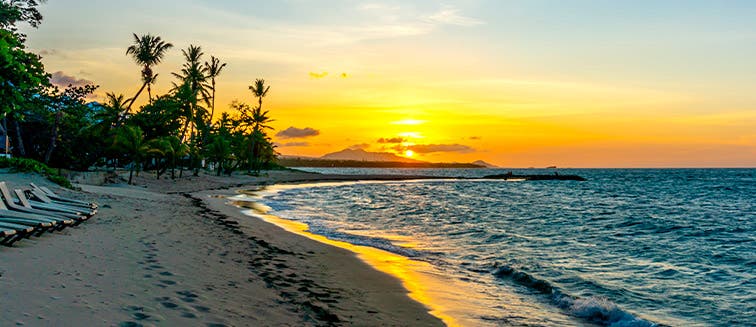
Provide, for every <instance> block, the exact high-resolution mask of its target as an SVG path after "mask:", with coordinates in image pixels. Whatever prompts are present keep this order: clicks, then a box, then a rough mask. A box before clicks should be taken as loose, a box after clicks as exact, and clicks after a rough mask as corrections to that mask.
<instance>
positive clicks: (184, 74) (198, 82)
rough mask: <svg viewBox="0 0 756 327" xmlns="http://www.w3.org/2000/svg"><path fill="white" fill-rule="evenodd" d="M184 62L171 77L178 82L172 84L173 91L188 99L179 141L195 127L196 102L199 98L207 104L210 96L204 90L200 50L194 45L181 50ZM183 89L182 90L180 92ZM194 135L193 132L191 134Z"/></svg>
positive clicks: (204, 71)
mask: <svg viewBox="0 0 756 327" xmlns="http://www.w3.org/2000/svg"><path fill="white" fill-rule="evenodd" d="M181 53H182V54H183V55H184V59H185V60H186V62H185V63H184V64H183V65H182V66H181V71H180V72H179V73H173V76H174V77H176V78H177V79H178V80H179V83H173V87H174V90H177V91H180V92H183V93H184V95H185V96H187V97H188V99H187V100H188V101H189V103H188V105H189V107H188V108H187V109H188V110H187V112H186V113H185V116H186V121H185V123H184V124H185V125H184V131H183V132H182V135H181V139H182V141H183V140H184V137H186V131H187V129H188V128H189V127H190V126H193V125H196V120H195V119H196V117H197V115H196V114H195V113H196V112H197V106H198V105H197V102H198V101H199V98H200V97H202V99H204V100H205V102H206V103H208V100H209V99H210V94H209V92H208V90H207V88H205V84H207V83H206V82H207V78H208V75H207V68H206V67H204V66H203V65H202V56H203V55H204V53H203V52H202V48H201V47H199V46H195V45H190V46H189V48H187V49H186V50H181ZM182 89H183V90H182ZM191 134H192V135H194V132H193V131H192V133H191Z"/></svg>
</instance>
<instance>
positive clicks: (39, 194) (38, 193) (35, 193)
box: [27, 183, 94, 210]
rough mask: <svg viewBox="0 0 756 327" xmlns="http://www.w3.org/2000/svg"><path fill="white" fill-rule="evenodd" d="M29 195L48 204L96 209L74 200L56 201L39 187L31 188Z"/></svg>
mask: <svg viewBox="0 0 756 327" xmlns="http://www.w3.org/2000/svg"><path fill="white" fill-rule="evenodd" d="M30 184H31V185H34V184H33V183H30ZM27 195H28V197H29V198H35V199H37V200H39V201H40V202H44V203H48V204H57V205H64V206H69V207H74V208H77V209H79V208H80V209H82V210H94V208H93V207H92V206H90V205H88V204H80V203H73V202H64V201H56V200H53V199H50V197H48V196H47V195H46V194H45V192H43V191H42V190H41V189H39V188H32V189H31V190H28V191H27Z"/></svg>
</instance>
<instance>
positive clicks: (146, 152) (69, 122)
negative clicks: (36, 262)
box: [0, 0, 277, 183]
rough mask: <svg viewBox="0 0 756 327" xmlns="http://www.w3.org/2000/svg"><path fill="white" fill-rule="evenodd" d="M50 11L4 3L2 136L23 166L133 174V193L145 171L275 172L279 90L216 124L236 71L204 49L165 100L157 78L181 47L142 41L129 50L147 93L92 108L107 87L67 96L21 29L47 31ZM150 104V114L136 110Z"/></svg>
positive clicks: (256, 90)
mask: <svg viewBox="0 0 756 327" xmlns="http://www.w3.org/2000/svg"><path fill="white" fill-rule="evenodd" d="M40 1H44V0H12V1H11V0H0V113H2V114H3V115H4V119H3V123H2V126H0V133H2V134H4V135H8V136H10V140H11V142H10V148H11V152H12V155H13V156H14V157H21V158H31V159H34V160H38V161H40V162H43V163H44V164H46V165H49V166H52V167H57V168H65V169H70V170H88V169H90V168H91V167H98V166H99V167H127V168H128V169H129V170H130V177H129V182H130V183H131V179H132V177H131V176H132V175H133V174H134V173H137V174H139V172H140V171H142V170H151V171H154V174H155V176H156V178H160V177H161V176H170V177H171V178H177V177H181V176H183V175H184V174H185V172H184V171H185V170H188V171H190V172H191V173H192V174H194V175H196V174H198V173H199V171H200V170H202V169H213V170H214V172H215V173H216V174H218V175H220V174H222V173H226V174H230V173H231V172H233V171H234V170H246V171H247V172H250V173H259V172H260V170H261V169H268V168H270V167H272V166H273V165H275V164H274V160H275V158H276V155H277V154H276V151H275V145H274V144H273V143H272V141H271V139H270V137H269V136H268V134H267V132H268V131H269V130H270V129H271V127H270V126H269V123H270V122H271V118H270V116H269V112H268V111H267V110H263V99H264V98H265V96H266V95H267V94H268V91H269V90H270V86H268V85H267V84H266V82H265V80H263V79H257V80H255V81H254V83H252V85H251V86H250V87H249V89H250V91H251V96H252V97H253V98H254V100H256V101H255V102H256V104H255V105H253V106H250V105H249V104H246V103H243V102H238V101H236V102H234V103H233V104H231V109H232V113H231V114H229V113H227V112H223V113H221V114H220V116H219V117H216V110H215V109H216V108H215V95H216V79H217V78H218V77H219V76H220V74H221V73H222V72H223V69H224V68H225V67H226V64H225V63H222V62H221V60H220V59H218V58H216V57H214V56H210V57H209V60H207V61H206V59H208V58H207V56H206V55H205V53H204V52H203V50H202V48H201V47H200V46H196V45H190V46H189V47H188V48H187V49H183V50H181V52H182V54H183V57H184V60H185V62H184V64H183V65H182V67H181V69H180V71H178V72H174V73H172V74H171V75H170V76H171V77H172V78H173V82H172V85H173V87H172V88H171V90H170V91H169V92H168V93H167V94H160V95H155V94H153V92H152V86H153V85H155V83H156V81H157V77H158V75H159V74H157V73H156V72H155V69H156V67H157V66H158V65H159V64H160V63H161V61H162V60H163V58H164V56H165V54H166V53H167V52H168V51H170V50H171V49H172V48H173V45H172V44H171V43H169V42H166V41H164V40H162V38H160V37H159V36H154V35H150V34H146V35H136V34H134V35H133V40H132V44H131V45H129V46H125V47H124V48H125V55H128V56H130V57H131V58H133V60H134V62H135V63H136V64H137V65H138V67H139V69H140V75H141V80H142V84H141V87H140V88H139V91H138V92H137V93H136V94H134V95H133V96H131V97H128V96H126V95H122V94H116V93H113V92H108V93H107V95H106V101H103V103H99V102H93V101H89V100H88V99H90V98H92V96H93V94H94V93H95V92H96V91H97V89H98V86H96V85H84V86H74V85H69V86H68V87H65V88H64V89H62V90H61V89H60V88H59V87H58V86H55V85H52V84H51V83H50V77H51V74H49V73H47V72H46V71H45V69H44V66H43V64H42V62H41V59H42V58H41V57H40V56H39V55H37V54H35V53H31V52H29V51H27V50H26V47H25V43H26V36H25V35H24V34H22V33H20V32H19V31H18V28H17V26H18V24H20V23H28V24H29V25H31V26H32V27H37V26H38V25H39V24H40V23H41V22H42V15H41V14H40V13H39V11H38V10H37V6H38V4H39V2H40ZM145 90H146V94H144V93H145V92H144V91H145ZM145 96H146V98H145ZM140 99H141V101H142V102H144V105H142V106H141V107H136V106H135V104H137V101H138V100H140Z"/></svg>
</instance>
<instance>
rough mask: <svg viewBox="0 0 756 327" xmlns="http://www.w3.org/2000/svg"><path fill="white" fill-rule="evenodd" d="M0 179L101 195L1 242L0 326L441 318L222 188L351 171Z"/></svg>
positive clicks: (395, 283) (416, 321)
mask: <svg viewBox="0 0 756 327" xmlns="http://www.w3.org/2000/svg"><path fill="white" fill-rule="evenodd" d="M361 178H362V179H365V178H366V177H365V176H362V177H361ZM368 178H371V179H390V178H395V177H389V176H371V177H368ZM404 178H409V177H404ZM0 179H2V180H5V181H7V182H8V183H9V185H10V186H11V187H17V188H18V187H26V185H28V183H29V182H35V183H37V184H40V185H47V186H48V187H51V188H53V189H54V190H55V191H56V192H61V193H63V194H65V195H66V196H70V197H75V198H78V199H85V200H88V201H96V202H98V203H99V204H100V212H99V213H98V214H97V215H96V216H95V217H94V218H93V219H91V220H89V221H88V222H86V223H84V224H81V225H79V226H77V227H74V228H67V229H65V230H63V231H61V232H56V233H54V234H46V235H44V236H42V237H39V238H32V239H29V240H23V241H21V242H18V243H16V244H15V245H14V246H13V247H12V248H7V247H3V248H0V260H1V261H2V264H0V287H1V288H2V290H3V292H2V297H0V325H31V326H37V325H43V326H45V325H55V326H140V325H144V326H148V325H204V326H323V325H345V326H348V325H359V326H439V325H443V323H442V322H441V320H439V319H438V318H436V317H434V316H432V315H431V314H429V313H428V308H426V307H425V306H423V305H422V304H420V303H418V302H416V301H414V300H412V299H411V298H410V297H408V296H407V290H406V289H405V288H404V287H403V286H402V284H401V282H400V281H399V280H398V279H396V278H394V277H392V276H390V275H388V274H384V273H382V272H379V271H377V270H376V269H374V268H373V267H371V266H370V265H368V264H366V263H364V262H363V261H361V260H359V259H358V258H357V257H356V256H355V254H354V253H352V252H350V251H348V250H345V249H341V248H337V247H334V246H331V245H326V244H323V243H320V242H317V241H314V240H311V239H308V238H306V237H303V236H300V235H296V234H292V233H289V232H286V231H284V230H283V229H281V228H280V227H277V226H275V225H272V224H269V223H267V222H264V221H262V220H259V219H254V218H250V217H248V216H245V215H243V214H242V213H241V212H240V209H239V208H236V207H233V206H231V205H228V204H227V200H226V198H225V197H227V196H231V195H233V194H235V192H236V190H237V189H240V188H242V189H243V188H244V187H247V186H254V185H266V184H276V183H287V182H302V181H310V182H314V181H321V180H349V179H355V177H354V176H326V175H317V174H309V173H299V172H291V171H274V172H270V173H268V174H267V176H263V177H247V176H239V177H236V176H235V177H215V176H207V175H203V176H200V177H185V178H183V179H180V180H177V181H171V180H169V179H168V180H167V179H162V180H155V179H154V176H153V175H146V174H143V175H142V176H140V177H138V178H136V184H137V185H136V186H128V185H125V184H111V185H104V186H98V185H84V184H81V185H79V186H80V187H81V189H82V190H81V191H70V190H64V189H62V188H60V187H57V186H55V185H54V184H51V183H50V182H48V181H46V180H45V179H44V178H42V177H39V176H36V175H28V174H0Z"/></svg>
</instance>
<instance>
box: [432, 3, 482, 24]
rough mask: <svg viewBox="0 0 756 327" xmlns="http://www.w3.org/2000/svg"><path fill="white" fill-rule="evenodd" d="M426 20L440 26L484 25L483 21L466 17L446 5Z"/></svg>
mask: <svg viewBox="0 0 756 327" xmlns="http://www.w3.org/2000/svg"><path fill="white" fill-rule="evenodd" d="M425 20H426V21H428V22H431V23H435V24H440V25H457V26H475V25H481V24H483V21H481V20H478V19H475V18H472V17H466V16H463V15H462V14H460V12H459V9H457V8H455V7H452V6H449V5H444V6H442V7H441V9H440V10H439V11H437V12H435V13H433V14H431V15H428V16H426V17H425Z"/></svg>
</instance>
